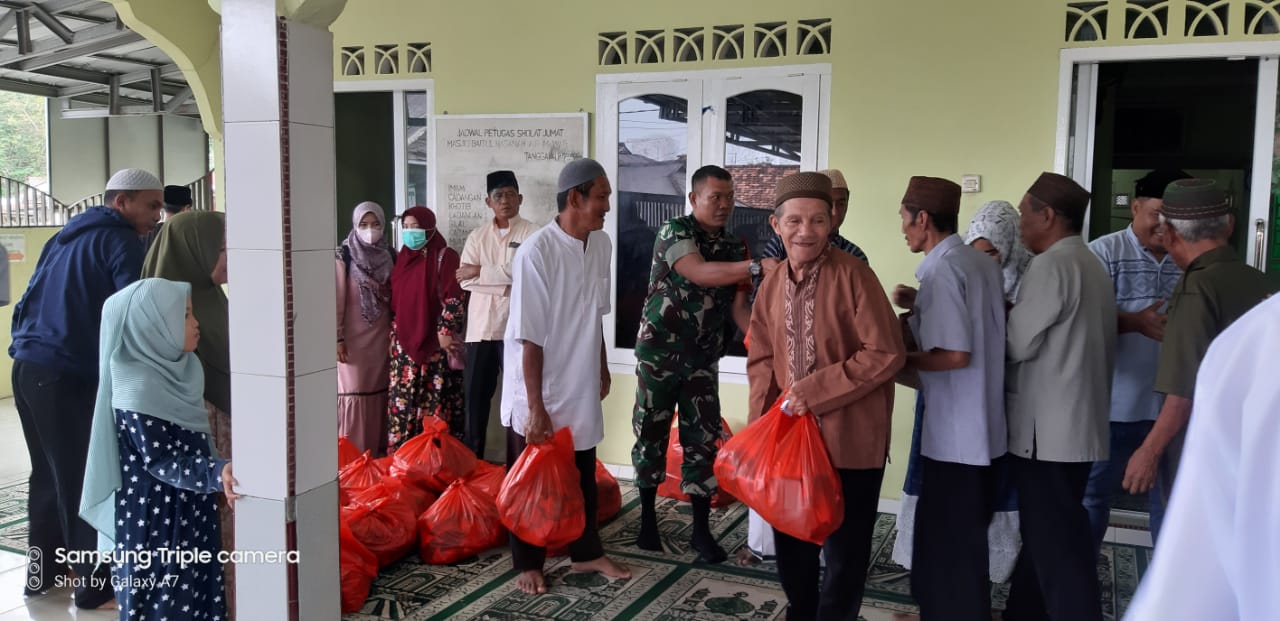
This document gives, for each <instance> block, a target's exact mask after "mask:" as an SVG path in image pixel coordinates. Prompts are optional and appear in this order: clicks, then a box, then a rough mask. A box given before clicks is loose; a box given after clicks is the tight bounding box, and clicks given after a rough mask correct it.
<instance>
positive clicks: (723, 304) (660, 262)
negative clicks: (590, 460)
mask: <svg viewBox="0 0 1280 621" xmlns="http://www.w3.org/2000/svg"><path fill="white" fill-rule="evenodd" d="M689 202H690V203H691V204H692V205H693V213H692V214H691V215H688V216H681V217H678V218H672V219H671V220H669V221H668V222H667V223H666V224H664V225H663V226H662V229H661V230H660V231H659V232H658V239H657V242H656V243H655V244H654V248H653V270H652V272H651V273H650V278H649V293H648V296H647V297H646V298H645V302H644V311H643V315H642V317H641V319H640V332H639V335H638V336H637V338H636V348H635V354H636V360H637V364H636V379H637V385H636V406H635V413H634V415H633V419H632V422H633V427H634V430H635V434H636V444H635V447H634V448H633V449H632V450H631V459H632V462H633V463H634V464H635V468H636V486H637V487H639V488H640V501H641V509H642V512H641V521H640V535H639V537H637V539H636V545H637V546H639V547H640V548H642V549H645V550H653V551H661V550H662V541H661V538H660V537H659V534H658V518H657V512H656V510H655V503H656V502H657V490H658V485H659V484H660V483H661V482H662V479H663V477H665V476H666V459H667V442H668V438H669V434H670V432H671V417H672V416H673V414H674V412H675V411H677V410H678V411H679V416H680V421H679V429H680V443H681V444H682V445H683V447H684V464H683V466H682V467H681V474H682V475H683V484H682V485H681V490H682V491H684V492H685V493H686V494H688V495H689V497H690V500H691V504H692V505H693V540H692V546H693V549H694V550H695V551H697V553H698V556H699V558H700V560H701V561H703V562H708V563H719V562H721V561H723V560H724V559H725V557H726V555H725V552H724V550H723V549H722V548H721V547H720V545H719V544H718V543H716V540H715V537H714V536H712V534H711V527H710V524H709V516H710V513H711V494H712V493H714V492H715V489H716V479H715V475H714V474H712V471H711V468H712V465H713V463H714V462H715V458H716V439H717V438H718V437H719V435H720V398H719V394H718V391H719V381H718V377H719V375H718V373H719V360H720V358H721V356H723V355H724V354H725V352H726V350H727V349H728V341H729V339H730V338H731V337H730V336H729V335H732V334H733V328H734V324H736V325H737V327H740V328H741V329H742V330H743V332H746V328H747V325H748V323H749V322H750V318H751V312H750V308H749V306H748V302H747V298H748V295H749V294H750V292H751V286H750V280H751V278H752V277H758V276H759V275H760V272H761V268H760V262H759V261H749V260H747V246H746V244H745V243H744V242H743V241H742V240H741V239H739V238H737V237H733V236H731V235H730V234H729V233H728V232H727V231H726V230H725V228H724V227H725V225H726V224H727V223H728V222H729V217H730V216H731V215H732V214H733V206H734V197H733V178H732V177H731V176H730V175H729V173H728V171H726V170H725V169H723V168H720V167H719V166H704V167H702V168H700V169H698V170H697V171H696V172H695V173H694V175H693V191H692V192H690V193H689ZM677 406H678V408H677Z"/></svg>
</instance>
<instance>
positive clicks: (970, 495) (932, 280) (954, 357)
mask: <svg viewBox="0 0 1280 621" xmlns="http://www.w3.org/2000/svg"><path fill="white" fill-rule="evenodd" d="M959 213H960V186H959V185H956V184H955V183H954V182H952V181H949V180H946V179H938V178H934V177H912V178H911V181H910V183H909V185H908V186H907V192H906V195H905V196H903V198H902V207H901V209H899V215H901V217H902V232H903V236H904V237H906V240H907V246H908V247H909V248H910V249H911V251H912V252H923V253H925V259H924V262H922V263H921V264H920V267H919V268H918V269H917V270H916V277H917V278H919V279H920V290H919V292H918V293H916V295H915V300H914V304H904V302H906V300H903V302H900V303H899V305H900V306H904V307H910V308H911V314H910V317H909V320H908V321H909V323H910V327H911V332H912V336H914V338H915V342H916V343H918V344H919V348H920V351H918V352H912V353H909V354H908V355H907V366H906V369H907V370H909V371H916V372H918V373H919V378H920V384H921V386H920V388H921V391H922V393H923V395H924V417H923V421H922V428H921V446H920V461H921V463H920V466H921V473H922V477H921V478H922V487H921V489H920V499H919V503H918V504H917V506H916V513H915V529H914V542H913V545H912V550H913V553H912V562H911V593H912V595H914V596H915V599H916V602H917V603H919V604H920V616H921V618H923V619H941V618H947V619H956V620H973V621H981V620H985V619H990V618H991V587H990V584H989V582H988V580H987V575H988V555H987V525H988V524H989V523H990V522H991V514H992V510H993V503H992V499H993V494H992V488H993V487H994V482H993V480H992V478H993V477H992V468H991V464H992V462H993V460H996V459H1000V458H1001V457H1003V456H1004V454H1005V452H1006V450H1007V446H1008V432H1007V430H1006V428H1005V415H1004V371H1005V369H1004V349H1005V316H1004V281H1003V278H1002V276H1001V274H1000V267H999V265H998V264H997V263H996V262H995V261H992V260H991V259H990V258H989V257H987V255H986V254H984V253H982V252H981V251H979V250H976V249H974V248H973V247H971V246H968V245H966V244H965V243H964V242H963V241H962V240H961V239H960V236H958V235H956V229H957V224H958V217H959ZM904 290H906V291H909V288H907V287H904V286H902V285H899V288H898V291H895V294H897V293H898V292H900V291H904ZM908 297H909V296H908Z"/></svg>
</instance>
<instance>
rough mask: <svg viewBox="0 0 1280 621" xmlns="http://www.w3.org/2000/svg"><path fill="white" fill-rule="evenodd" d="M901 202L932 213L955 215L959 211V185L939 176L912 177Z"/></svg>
mask: <svg viewBox="0 0 1280 621" xmlns="http://www.w3.org/2000/svg"><path fill="white" fill-rule="evenodd" d="M902 204H903V205H905V206H907V207H914V208H916V209H922V210H924V211H927V212H929V213H933V214H940V215H956V214H959V213H960V186H959V184H957V183H956V182H954V181H951V180H949V179H942V178H940V177H920V176H916V177H912V178H911V180H910V181H908V182H907V193H906V194H903V195H902Z"/></svg>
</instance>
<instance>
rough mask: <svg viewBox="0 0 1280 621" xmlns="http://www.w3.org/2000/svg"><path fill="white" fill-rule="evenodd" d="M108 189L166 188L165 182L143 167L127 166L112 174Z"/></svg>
mask: <svg viewBox="0 0 1280 621" xmlns="http://www.w3.org/2000/svg"><path fill="white" fill-rule="evenodd" d="M107 190H108V191H110V190H164V184H163V183H161V182H160V179H159V178H158V177H156V176H155V175H153V174H151V173H149V172H147V171H145V170H142V169H141V168H125V169H123V170H119V171H117V172H116V174H114V175H111V179H109V180H107Z"/></svg>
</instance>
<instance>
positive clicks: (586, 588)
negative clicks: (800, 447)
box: [344, 481, 1151, 621]
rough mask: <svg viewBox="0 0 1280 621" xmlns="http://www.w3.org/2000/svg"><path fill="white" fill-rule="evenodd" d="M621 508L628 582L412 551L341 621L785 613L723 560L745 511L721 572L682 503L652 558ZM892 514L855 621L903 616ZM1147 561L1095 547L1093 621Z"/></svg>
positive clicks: (632, 504) (612, 529)
mask: <svg viewBox="0 0 1280 621" xmlns="http://www.w3.org/2000/svg"><path fill="white" fill-rule="evenodd" d="M622 490H623V509H622V512H621V513H620V514H619V515H618V517H616V518H614V519H613V520H612V521H610V522H609V523H607V524H604V525H603V526H601V528H600V531H601V537H602V538H603V540H604V545H605V549H606V550H607V551H608V552H609V553H610V554H611V555H613V556H614V557H615V558H617V559H618V560H619V561H621V562H623V563H626V564H627V565H629V566H630V567H631V570H632V574H633V575H632V577H631V579H630V580H626V581H622V580H612V579H608V578H605V577H603V576H599V575H594V574H576V573H572V572H570V571H569V559H567V558H563V557H561V558H553V559H548V561H547V586H548V592H547V593H546V594H544V595H539V596H528V595H524V594H523V593H520V591H519V590H518V589H516V587H515V572H513V571H512V570H511V555H510V552H508V551H507V550H505V549H495V550H492V551H490V552H487V553H485V554H483V555H481V556H479V557H477V558H472V559H468V560H467V561H464V562H462V563H459V564H457V565H452V566H435V565H424V564H422V563H420V562H418V559H417V557H416V555H414V556H410V557H408V558H406V559H404V560H402V561H400V562H399V563H396V564H394V565H391V566H389V567H386V568H384V569H383V570H382V573H381V575H380V576H379V577H378V579H377V581H376V582H374V585H373V589H372V591H371V593H370V596H369V600H368V601H366V602H365V605H364V607H363V608H362V609H361V610H360V611H359V612H357V613H354V614H351V615H348V616H346V617H344V619H346V620H347V621H375V620H383V619H393V620H403V621H432V620H445V619H456V620H459V621H463V620H471V621H508V620H510V621H514V620H517V619H530V620H550V619H556V620H561V619H569V620H574V621H596V620H599V621H609V620H624V619H637V620H643V621H676V620H680V621H684V620H697V621H702V620H705V621H722V620H730V619H753V620H755V619H759V620H768V621H772V620H774V619H783V618H785V610H786V603H787V600H786V596H785V595H784V594H783V592H782V587H781V585H779V584H778V579H777V566H776V565H775V564H774V563H771V562H766V563H761V564H758V565H754V566H751V567H739V566H737V565H735V564H733V559H732V553H733V552H734V551H735V550H737V549H738V548H739V547H740V546H741V545H742V544H743V543H745V542H746V539H747V510H746V507H744V506H743V505H741V504H737V503H735V504H733V505H731V506H729V507H725V508H722V509H716V510H714V511H713V512H712V515H711V525H712V530H713V532H714V533H715V534H716V537H717V538H718V539H719V540H720V543H721V545H723V546H724V548H725V549H726V550H728V551H729V552H730V556H731V558H730V561H729V562H727V563H724V564H721V565H713V566H709V565H695V564H693V560H694V557H695V555H694V554H693V553H692V552H690V551H689V547H688V539H689V530H690V528H691V527H692V521H693V518H692V516H691V515H690V511H689V505H688V504H686V503H679V502H676V501H674V500H670V499H665V498H659V499H658V500H659V502H658V511H659V516H660V517H659V520H660V524H661V530H662V535H663V539H664V546H665V548H666V549H665V550H664V551H663V552H646V551H644V550H640V549H638V548H636V547H635V546H633V545H631V543H632V541H633V540H634V539H635V536H636V532H637V531H638V529H639V523H640V507H639V500H638V498H637V494H636V491H635V489H634V488H633V487H632V486H631V485H630V483H629V482H627V481H622ZM896 533H897V531H896V529H895V528H894V516H892V515H889V514H881V515H880V519H879V521H878V522H877V524H876V529H875V534H874V544H873V548H872V561H871V568H870V572H869V574H868V576H867V590H866V596H865V598H864V600H863V607H862V618H863V619H866V620H867V621H881V620H883V621H889V620H890V619H892V615H893V613H894V612H914V611H915V604H914V602H913V601H912V599H911V585H910V574H909V572H907V571H906V570H905V569H903V568H902V567H901V566H899V565H897V564H895V563H893V561H892V560H890V557H891V554H892V551H893V541H894V537H895V536H896ZM1150 562H1151V550H1150V549H1149V548H1140V547H1135V546H1127V545H1116V544H1109V543H1108V544H1104V545H1103V554H1102V558H1101V559H1099V561H1098V578H1099V580H1100V581H1101V583H1102V589H1103V596H1102V599H1103V601H1102V608H1103V617H1104V618H1105V619H1109V620H1112V621H1115V620H1118V619H1120V618H1122V617H1123V615H1124V611H1125V609H1126V608H1127V607H1128V605H1129V601H1130V600H1131V599H1132V597H1133V593H1134V591H1135V590H1136V589H1137V586H1138V580H1139V578H1141V576H1142V574H1143V573H1144V572H1145V571H1146V569H1147V566H1148V565H1149V564H1150ZM992 595H993V600H992V601H993V604H994V605H995V607H997V608H1003V607H1004V602H1005V598H1006V597H1007V596H1008V586H1007V585H995V586H994V587H993V590H992Z"/></svg>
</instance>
